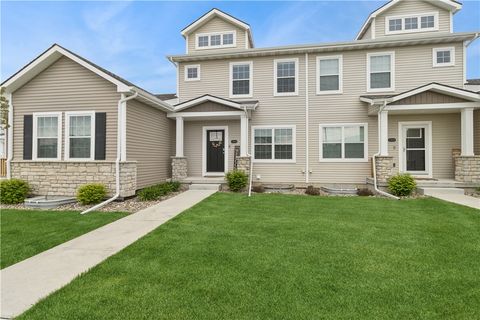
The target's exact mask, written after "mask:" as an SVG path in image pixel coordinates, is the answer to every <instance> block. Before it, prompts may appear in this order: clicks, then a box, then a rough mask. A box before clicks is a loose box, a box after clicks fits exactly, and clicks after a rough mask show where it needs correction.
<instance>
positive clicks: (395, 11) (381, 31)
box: [375, 0, 450, 39]
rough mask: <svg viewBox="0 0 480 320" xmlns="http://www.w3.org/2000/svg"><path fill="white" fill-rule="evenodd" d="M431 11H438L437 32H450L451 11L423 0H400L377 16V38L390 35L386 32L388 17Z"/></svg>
mask: <svg viewBox="0 0 480 320" xmlns="http://www.w3.org/2000/svg"><path fill="white" fill-rule="evenodd" d="M430 12H438V31H437V32H450V11H448V10H445V9H442V8H440V7H437V6H435V5H433V4H431V3H428V2H426V1H423V0H405V1H400V2H399V3H398V4H396V5H394V6H392V7H391V8H390V9H388V10H387V11H385V12H383V13H382V14H380V15H378V16H377V17H376V18H375V38H377V39H378V38H381V37H384V36H387V37H388V36H389V35H388V34H387V35H386V34H385V18H386V17H389V16H402V15H407V14H419V13H430ZM427 32H435V31H427ZM411 34H425V32H415V33H411Z"/></svg>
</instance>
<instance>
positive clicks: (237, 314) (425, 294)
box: [20, 193, 480, 320]
mask: <svg viewBox="0 0 480 320" xmlns="http://www.w3.org/2000/svg"><path fill="white" fill-rule="evenodd" d="M479 262H480V212H479V211H477V210H474V209H469V208H466V207H461V206H457V205H453V204H449V203H446V202H442V201H439V200H435V199H430V198H426V199H418V200H403V201H394V200H387V199H376V198H333V197H329V198H326V197H304V196H286V195H267V194H261V195H254V196H253V197H252V198H247V197H245V196H244V195H236V194H226V193H218V194H215V195H213V196H212V197H210V198H209V199H207V200H205V201H203V202H202V203H200V204H198V205H197V206H195V207H193V208H192V209H190V210H188V211H186V212H184V213H183V214H181V215H180V216H178V217H177V218H175V219H173V220H171V221H170V222H168V223H166V224H165V225H163V226H161V227H159V228H158V229H156V230H155V231H153V232H152V233H150V234H148V235H147V236H145V237H144V238H142V239H141V240H139V241H138V242H136V243H134V244H133V245H131V246H129V247H128V248H126V249H125V250H123V251H122V252H120V253H119V254H117V255H115V256H113V257H111V258H109V259H108V260H107V261H105V262H104V263H102V264H100V265H98V266H97V267H95V268H94V269H92V270H91V271H90V272H88V273H86V274H84V275H82V276H80V277H79V278H77V279H76V280H74V281H73V282H72V283H71V284H70V285H68V286H66V287H64V288H63V289H61V290H59V291H57V292H56V293H54V294H52V295H51V296H50V297H48V298H47V299H45V300H43V301H41V302H40V303H38V304H37V305H36V306H34V307H33V308H32V309H30V310H29V311H27V312H26V313H25V314H23V315H22V316H21V317H20V319H42V320H44V319H189V320H190V319H248V320H253V319H262V320H264V319H478V318H480V264H479Z"/></svg>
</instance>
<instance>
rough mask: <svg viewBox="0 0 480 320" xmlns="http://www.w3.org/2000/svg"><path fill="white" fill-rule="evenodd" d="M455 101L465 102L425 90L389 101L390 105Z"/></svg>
mask: <svg viewBox="0 0 480 320" xmlns="http://www.w3.org/2000/svg"><path fill="white" fill-rule="evenodd" d="M457 102H467V101H466V100H464V99H461V98H457V97H452V96H447V95H444V94H441V93H438V92H434V91H425V92H422V93H419V94H416V95H413V96H410V97H408V98H405V99H402V100H398V101H395V102H393V103H390V105H397V104H398V105H401V104H435V103H457Z"/></svg>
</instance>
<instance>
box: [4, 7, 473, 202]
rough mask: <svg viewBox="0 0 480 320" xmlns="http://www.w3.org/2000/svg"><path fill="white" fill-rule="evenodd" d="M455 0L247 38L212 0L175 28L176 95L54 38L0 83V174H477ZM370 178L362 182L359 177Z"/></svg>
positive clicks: (332, 177) (468, 181) (37, 185)
mask: <svg viewBox="0 0 480 320" xmlns="http://www.w3.org/2000/svg"><path fill="white" fill-rule="evenodd" d="M461 7H462V5H461V4H460V3H458V2H456V1H452V0H437V1H430V0H393V1H390V2H388V3H387V4H385V5H384V6H382V7H381V8H379V9H377V10H375V11H374V12H372V13H371V14H370V15H369V17H368V18H367V19H366V21H365V23H364V25H363V26H362V27H361V29H360V31H359V33H358V35H357V37H356V39H355V40H353V41H346V42H336V43H323V44H311V45H295V46H282V47H272V48H255V46H254V41H253V36H252V31H251V28H250V26H249V25H248V24H247V23H245V22H244V21H241V20H239V19H237V18H235V17H233V16H230V15H228V14H226V13H224V12H222V11H220V10H218V9H213V10H211V11H209V12H207V13H206V14H204V15H203V16H202V17H200V18H199V19H197V20H196V21H194V22H193V23H191V24H190V25H188V26H187V27H186V28H185V29H183V30H182V32H181V33H182V35H183V37H184V38H185V48H186V52H185V54H182V55H172V56H169V57H168V59H169V60H170V61H171V62H172V63H174V64H175V66H176V68H177V93H176V96H172V95H154V94H152V93H149V92H147V91H146V90H143V89H142V88H140V87H139V86H136V85H134V84H132V83H131V82H128V81H127V80H125V79H123V78H121V77H119V76H117V75H115V74H113V73H111V72H109V71H108V70H105V69H103V68H101V67H99V66H98V65H96V64H94V63H92V62H90V61H88V60H86V59H84V58H83V57H80V56H79V55H77V54H75V53H73V52H71V51H69V50H67V49H65V48H63V47H61V46H59V45H53V46H52V47H51V48H49V49H48V50H47V51H45V52H44V53H42V54H41V55H40V56H39V57H38V58H36V59H35V60H33V61H32V62H31V63H29V64H28V65H27V66H25V67H24V68H22V69H21V70H20V71H18V72H17V73H16V74H14V75H13V76H12V77H10V78H9V79H7V80H6V81H4V82H3V83H2V86H4V87H5V90H6V95H7V98H8V100H9V104H10V112H9V124H10V127H9V128H8V130H7V141H8V144H7V157H8V158H7V175H8V177H16V178H22V179H26V180H28V181H29V182H30V183H31V185H32V186H33V187H34V191H35V193H38V194H47V193H48V194H61V195H73V194H74V193H75V189H76V188H77V187H78V186H79V185H80V184H83V183H87V182H91V181H95V182H102V183H105V184H106V185H107V186H108V187H109V190H110V193H111V194H112V195H114V197H118V196H120V197H127V196H131V195H133V194H134V192H135V190H136V189H139V188H143V187H146V186H148V185H152V184H154V183H158V182H160V181H162V180H165V179H168V178H173V179H175V180H180V181H183V182H186V183H189V182H192V181H213V182H216V181H222V180H223V176H224V174H225V172H227V171H229V170H232V169H234V168H237V169H240V170H245V171H247V172H249V173H250V174H251V177H252V179H253V182H254V183H273V184H280V183H281V184H294V185H296V186H304V185H308V184H315V185H365V184H367V183H372V182H373V183H376V182H378V183H379V184H380V185H382V184H384V183H385V182H386V181H387V179H388V178H389V177H390V176H391V175H393V174H395V173H396V172H408V173H411V174H412V175H414V176H416V177H418V178H420V179H440V180H441V179H449V180H456V183H458V184H462V185H465V186H473V185H478V183H479V182H480V155H479V154H480V94H479V93H478V92H473V91H470V90H466V89H465V87H464V84H466V83H467V82H466V79H465V75H466V50H467V47H468V45H469V44H470V43H471V42H472V41H474V40H475V39H476V38H477V37H478V32H464V33H455V32H453V15H454V14H455V13H456V12H458V10H460V9H461ZM372 177H373V179H372Z"/></svg>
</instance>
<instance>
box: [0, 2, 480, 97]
mask: <svg viewBox="0 0 480 320" xmlns="http://www.w3.org/2000/svg"><path fill="white" fill-rule="evenodd" d="M0 3H1V5H0V6H1V41H0V44H1V48H0V52H1V78H2V80H3V79H5V78H6V77H8V76H10V75H11V74H13V73H14V72H16V71H17V70H18V69H20V68H21V67H22V66H24V65H25V64H27V63H28V62H29V61H31V60H32V59H34V58H35V57H36V56H37V55H38V54H40V53H41V52H43V51H44V50H45V49H47V48H48V47H49V46H50V45H52V43H58V44H60V45H62V46H64V47H66V48H68V49H70V50H72V51H74V52H76V53H78V54H80V55H82V56H83V57H85V58H87V59H90V60H91V61H93V62H95V63H97V64H99V65H101V66H102V67H104V68H106V69H108V70H110V71H112V72H114V73H116V74H118V75H120V76H122V77H124V78H126V79H127V80H129V81H131V82H133V83H135V84H137V85H138V86H141V87H143V88H145V89H147V90H149V91H152V92H155V93H164V92H175V86H176V85H175V83H176V82H175V76H176V74H175V68H174V67H173V65H172V64H171V63H170V62H169V61H167V59H166V58H165V56H166V55H168V54H182V53H184V51H185V42H184V39H183V38H182V36H181V35H180V30H181V29H183V28H184V27H185V26H187V25H188V24H189V23H191V22H192V21H194V20H195V19H197V18H198V17H199V16H201V15H202V14H203V13H205V12H207V11H208V10H210V9H211V8H213V7H217V8H219V9H221V10H223V11H225V12H227V13H230V14H231V15H233V16H235V17H238V18H239V19H242V20H243V21H246V22H248V23H249V24H250V25H251V27H252V30H253V35H254V40H255V45H256V47H265V46H276V45H286V44H302V43H317V42H332V41H344V40H352V39H353V38H354V37H355V35H356V33H357V32H358V30H359V29H360V27H361V25H362V23H363V22H364V20H365V18H366V17H367V16H368V14H369V13H370V12H371V11H373V10H374V9H376V8H377V7H379V6H380V5H382V4H383V3H384V1H321V2H313V1H310V2H286V1H282V2H265V1H263V2H253V1H249V2H230V1H229V2H220V1H215V2H203V1H195V2H153V1H148V2H134V1H130V2H126V1H124V2H84V1H78V2H40V1H35V2H25V1H22V2H6V1H1V2H0ZM454 19H455V20H454V25H455V27H454V31H455V32H461V31H480V1H478V0H477V1H464V6H463V10H461V11H460V12H459V13H457V14H456V15H455V16H454ZM467 70H468V74H467V75H468V78H480V39H479V40H477V41H476V42H475V43H474V44H472V45H471V46H470V47H469V50H468V67H467Z"/></svg>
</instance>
